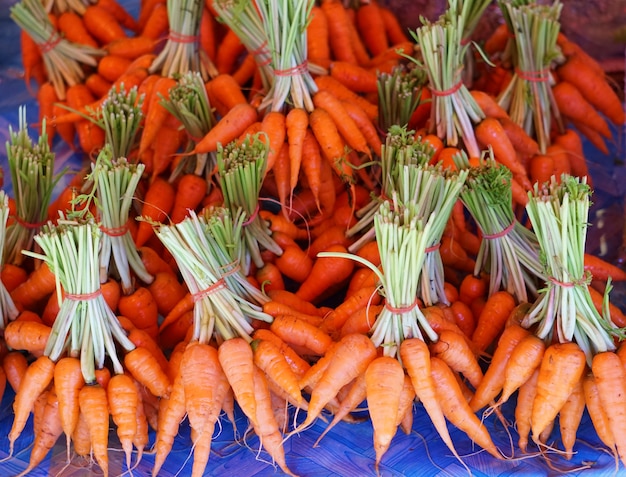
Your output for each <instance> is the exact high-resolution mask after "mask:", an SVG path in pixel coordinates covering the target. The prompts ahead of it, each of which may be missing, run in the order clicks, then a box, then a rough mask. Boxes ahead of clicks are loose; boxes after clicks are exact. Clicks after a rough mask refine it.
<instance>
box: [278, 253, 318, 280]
mask: <svg viewBox="0 0 626 477" xmlns="http://www.w3.org/2000/svg"><path fill="white" fill-rule="evenodd" d="M274 263H275V264H276V266H277V267H278V268H279V270H280V271H281V272H282V273H283V275H285V276H286V277H288V278H290V279H292V280H294V281H296V282H297V283H303V282H304V281H305V280H306V279H307V277H308V276H309V275H310V272H311V270H312V268H313V260H312V259H311V258H310V257H309V256H308V255H307V253H306V252H305V251H303V250H302V249H301V248H300V247H299V246H298V245H290V246H288V247H283V253H282V255H281V256H280V257H276V260H275V262H274Z"/></svg>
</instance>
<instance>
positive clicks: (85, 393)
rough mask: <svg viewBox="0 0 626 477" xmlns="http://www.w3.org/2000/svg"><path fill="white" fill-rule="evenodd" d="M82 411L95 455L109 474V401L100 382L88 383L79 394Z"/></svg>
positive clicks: (105, 472) (103, 470)
mask: <svg viewBox="0 0 626 477" xmlns="http://www.w3.org/2000/svg"><path fill="white" fill-rule="evenodd" d="M78 402H79V405H80V413H81V415H82V416H83V417H84V419H85V424H86V425H87V428H88V429H89V437H90V439H91V449H92V452H93V455H94V456H95V458H96V461H97V462H98V465H99V466H100V469H101V470H102V472H103V473H104V475H105V476H106V475H108V470H109V458H108V453H107V445H108V440H109V403H108V400H107V392H106V390H105V389H104V388H103V387H102V386H100V385H99V384H87V385H86V386H83V387H82V388H81V390H80V392H79V394H78Z"/></svg>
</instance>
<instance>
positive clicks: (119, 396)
mask: <svg viewBox="0 0 626 477" xmlns="http://www.w3.org/2000/svg"><path fill="white" fill-rule="evenodd" d="M107 401H108V403H109V409H110V412H111V417H112V418H113V422H114V423H115V425H116V426H117V437H118V438H119V440H120V444H121V445H122V449H123V450H124V454H126V467H127V468H128V469H130V461H131V455H132V451H133V439H134V438H135V434H136V433H137V408H138V406H139V395H138V392H137V388H136V386H135V382H134V381H133V379H132V378H131V377H129V376H128V375H126V374H116V375H115V376H113V377H112V378H111V380H110V381H109V385H108V386H107Z"/></svg>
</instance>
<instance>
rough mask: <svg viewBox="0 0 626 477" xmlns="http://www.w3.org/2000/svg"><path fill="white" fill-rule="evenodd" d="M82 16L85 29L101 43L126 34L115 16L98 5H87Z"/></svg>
mask: <svg viewBox="0 0 626 477" xmlns="http://www.w3.org/2000/svg"><path fill="white" fill-rule="evenodd" d="M82 18H83V24H84V25H85V28H86V29H87V31H88V32H89V33H90V34H91V35H92V36H93V37H94V38H95V39H96V40H98V41H99V42H100V44H101V45H107V44H109V43H111V42H112V41H114V40H117V39H119V38H124V37H125V36H127V35H126V32H125V31H124V28H123V27H122V25H121V24H120V23H119V22H118V21H117V19H116V18H115V16H113V14H111V12H109V11H108V10H107V9H105V8H103V7H101V6H99V5H89V6H87V8H85V11H84V13H83V16H82Z"/></svg>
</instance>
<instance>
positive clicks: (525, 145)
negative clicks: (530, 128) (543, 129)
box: [499, 118, 539, 157]
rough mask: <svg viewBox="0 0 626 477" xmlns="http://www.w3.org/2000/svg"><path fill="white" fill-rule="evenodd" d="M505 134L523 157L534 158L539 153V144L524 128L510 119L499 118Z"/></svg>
mask: <svg viewBox="0 0 626 477" xmlns="http://www.w3.org/2000/svg"><path fill="white" fill-rule="evenodd" d="M499 120H500V124H501V125H502V127H503V128H504V132H505V133H506V135H507V137H508V138H509V140H510V141H511V144H513V147H514V148H515V150H516V151H517V152H518V153H519V154H521V155H522V156H523V157H532V156H534V155H535V154H538V153H539V144H537V141H535V139H533V138H532V137H531V136H530V135H529V134H528V133H527V132H526V130H525V129H524V128H522V127H521V126H520V125H519V124H517V123H516V122H515V121H513V120H512V119H510V118H499Z"/></svg>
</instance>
